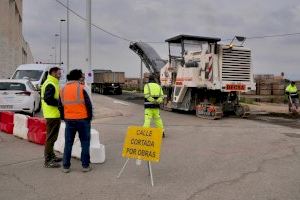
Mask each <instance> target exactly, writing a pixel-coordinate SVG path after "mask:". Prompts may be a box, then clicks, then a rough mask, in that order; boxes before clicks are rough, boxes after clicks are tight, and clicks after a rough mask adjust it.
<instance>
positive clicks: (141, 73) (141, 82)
mask: <svg viewBox="0 0 300 200" xmlns="http://www.w3.org/2000/svg"><path fill="white" fill-rule="evenodd" d="M140 90H141V91H142V90H143V60H142V59H141V70H140Z"/></svg>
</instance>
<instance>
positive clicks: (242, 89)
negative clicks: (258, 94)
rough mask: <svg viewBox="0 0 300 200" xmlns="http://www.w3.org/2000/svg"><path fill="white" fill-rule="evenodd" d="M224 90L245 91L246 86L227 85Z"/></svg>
mask: <svg viewBox="0 0 300 200" xmlns="http://www.w3.org/2000/svg"><path fill="white" fill-rule="evenodd" d="M226 90H234V91H244V90H246V85H236V84H227V85H226Z"/></svg>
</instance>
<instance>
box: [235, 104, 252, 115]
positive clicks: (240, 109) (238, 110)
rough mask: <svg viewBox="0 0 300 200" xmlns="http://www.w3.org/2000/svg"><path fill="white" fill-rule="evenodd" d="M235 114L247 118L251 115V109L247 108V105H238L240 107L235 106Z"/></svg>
mask: <svg viewBox="0 0 300 200" xmlns="http://www.w3.org/2000/svg"><path fill="white" fill-rule="evenodd" d="M234 113H235V115H236V116H238V117H241V118H247V117H249V115H250V108H249V106H246V105H244V106H242V105H238V106H235V108H234Z"/></svg>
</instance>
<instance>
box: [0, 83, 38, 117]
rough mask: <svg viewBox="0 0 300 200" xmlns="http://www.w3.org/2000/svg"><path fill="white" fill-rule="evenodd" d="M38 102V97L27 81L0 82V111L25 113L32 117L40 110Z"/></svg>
mask: <svg viewBox="0 0 300 200" xmlns="http://www.w3.org/2000/svg"><path fill="white" fill-rule="evenodd" d="M40 102H41V100H40V95H39V93H38V91H37V90H36V88H35V87H34V86H33V84H32V83H31V82H30V81H29V80H26V79H1V80H0V111H14V112H25V113H28V114H30V115H34V113H35V112H39V110H40V108H41V105H40Z"/></svg>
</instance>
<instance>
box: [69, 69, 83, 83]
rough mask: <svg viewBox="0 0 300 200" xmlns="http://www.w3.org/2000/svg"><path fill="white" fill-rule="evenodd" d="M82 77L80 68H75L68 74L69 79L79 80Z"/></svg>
mask: <svg viewBox="0 0 300 200" xmlns="http://www.w3.org/2000/svg"><path fill="white" fill-rule="evenodd" d="M81 77H82V71H81V70H80V69H73V70H72V71H70V73H69V74H68V75H67V79H68V80H69V81H79V79H80V78H81Z"/></svg>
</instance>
